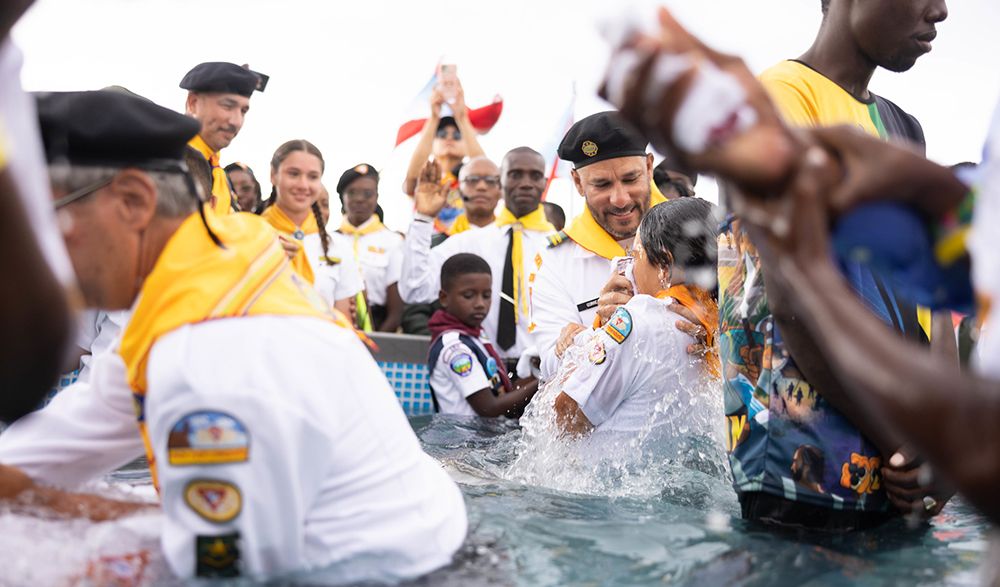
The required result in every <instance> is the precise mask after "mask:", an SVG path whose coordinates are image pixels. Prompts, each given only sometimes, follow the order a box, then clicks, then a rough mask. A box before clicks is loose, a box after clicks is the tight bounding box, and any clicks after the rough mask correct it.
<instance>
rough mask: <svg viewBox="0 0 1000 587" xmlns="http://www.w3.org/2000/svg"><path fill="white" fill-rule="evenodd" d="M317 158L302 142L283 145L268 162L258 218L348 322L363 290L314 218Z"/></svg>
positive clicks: (347, 259) (319, 174) (348, 260)
mask: <svg viewBox="0 0 1000 587" xmlns="http://www.w3.org/2000/svg"><path fill="white" fill-rule="evenodd" d="M323 170H324V162H323V154H322V153H320V150H319V149H317V148H316V146H315V145H313V144H312V143H310V142H309V141H306V140H303V139H297V140H294V141H288V142H287V143H284V144H283V145H281V146H280V147H278V149H277V150H276V151H275V152H274V156H273V157H271V185H272V186H273V187H272V188H271V197H270V198H269V199H268V201H267V202H266V208H265V209H264V211H263V212H262V213H261V216H262V217H263V218H265V219H266V220H267V221H268V222H269V223H270V224H271V226H273V227H274V228H275V230H277V231H278V238H279V239H281V244H282V246H283V247H284V248H285V251H286V252H287V253H288V256H289V258H291V259H292V265H294V266H295V269H296V270H297V271H298V272H299V274H300V275H301V276H302V277H304V278H305V279H307V280H308V281H309V282H311V283H313V285H314V286H315V287H316V290H317V291H318V292H319V294H320V296H321V297H322V298H323V299H324V300H325V301H326V302H327V303H328V304H330V305H331V306H333V307H335V308H337V309H338V310H340V311H341V312H343V313H345V314H347V315H348V316H352V317H353V316H354V311H353V308H354V298H355V296H357V294H358V293H359V292H360V291H361V290H362V289H363V285H362V283H361V277H360V274H359V272H358V269H357V267H356V266H355V264H354V260H353V258H352V255H351V254H350V252H349V251H348V252H347V253H346V254H343V253H341V252H340V249H339V247H337V246H335V245H334V243H333V242H332V240H331V238H330V235H329V234H328V233H327V232H326V227H325V223H324V222H323V220H322V215H321V214H320V209H319V205H318V203H317V200H318V199H319V195H320V191H322V189H323V186H322V183H321V181H322V178H323Z"/></svg>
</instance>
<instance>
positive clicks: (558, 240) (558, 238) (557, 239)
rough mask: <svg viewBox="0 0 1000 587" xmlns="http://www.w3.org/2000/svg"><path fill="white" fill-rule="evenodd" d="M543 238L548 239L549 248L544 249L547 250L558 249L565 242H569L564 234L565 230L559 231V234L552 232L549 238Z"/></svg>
mask: <svg viewBox="0 0 1000 587" xmlns="http://www.w3.org/2000/svg"><path fill="white" fill-rule="evenodd" d="M545 238H547V239H549V246H548V247H546V248H549V249H552V248H555V247H558V246H559V245H561V244H563V243H564V242H566V241H568V240H569V236H568V235H567V234H566V231H565V230H560V231H559V232H554V233H552V234H550V235H549V236H547V237H545Z"/></svg>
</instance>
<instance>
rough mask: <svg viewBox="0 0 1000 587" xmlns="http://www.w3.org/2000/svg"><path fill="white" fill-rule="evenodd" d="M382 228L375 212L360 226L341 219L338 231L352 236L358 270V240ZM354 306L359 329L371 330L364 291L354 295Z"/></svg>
mask: <svg viewBox="0 0 1000 587" xmlns="http://www.w3.org/2000/svg"><path fill="white" fill-rule="evenodd" d="M383 228H385V225H384V224H382V221H381V220H379V219H378V215H376V214H372V215H371V217H370V218H369V219H368V220H366V221H364V222H363V223H362V224H361V226H354V225H353V224H351V223H350V222H348V221H347V217H346V216H345V217H344V219H343V221H341V223H340V233H341V234H346V235H348V236H351V237H353V241H354V242H353V245H354V262H355V263H356V264H357V266H358V269H359V270H360V268H361V256H360V254H359V251H358V241H359V240H361V237H363V236H366V235H369V234H374V233H376V232H378V231H380V230H382V229H383ZM363 277H364V274H362V278H363ZM354 307H355V311H356V312H357V313H358V326H360V327H361V330H363V331H365V332H371V331H372V330H373V329H374V326H373V325H372V316H371V313H370V312H369V311H368V301H367V300H365V292H363V291H359V292H358V295H357V296H355V298H354Z"/></svg>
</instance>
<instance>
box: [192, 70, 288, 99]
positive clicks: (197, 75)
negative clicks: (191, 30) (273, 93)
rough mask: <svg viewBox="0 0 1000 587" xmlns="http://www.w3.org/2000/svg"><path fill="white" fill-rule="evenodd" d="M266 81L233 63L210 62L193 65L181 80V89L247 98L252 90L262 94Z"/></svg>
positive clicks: (254, 72) (263, 77) (264, 78)
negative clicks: (237, 95)
mask: <svg viewBox="0 0 1000 587" xmlns="http://www.w3.org/2000/svg"><path fill="white" fill-rule="evenodd" d="M268 79H270V78H268V76H266V75H264V74H262V73H257V72H256V71H252V70H250V69H249V68H247V67H240V66H239V65H236V64H235V63H226V62H224V61H211V62H208V63H200V64H198V65H195V66H194V69H192V70H191V71H189V72H187V75H185V76H184V79H182V80H181V87H182V88H184V89H185V90H190V91H192V92H218V93H222V94H239V95H241V96H243V97H246V98H249V97H250V94H253V92H254V90H257V91H258V92H263V91H264V88H265V87H267V80H268Z"/></svg>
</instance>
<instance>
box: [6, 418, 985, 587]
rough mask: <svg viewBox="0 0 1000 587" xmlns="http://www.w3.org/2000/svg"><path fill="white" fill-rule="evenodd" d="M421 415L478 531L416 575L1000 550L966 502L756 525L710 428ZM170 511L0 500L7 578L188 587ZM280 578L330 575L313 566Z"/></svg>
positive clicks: (943, 574) (878, 564) (598, 577)
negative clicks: (163, 552) (619, 444)
mask: <svg viewBox="0 0 1000 587" xmlns="http://www.w3.org/2000/svg"><path fill="white" fill-rule="evenodd" d="M410 423H411V425H412V426H413V429H414V430H415V432H416V433H417V436H418V437H419V438H420V440H421V443H422V444H423V447H424V449H425V450H426V451H427V452H428V453H429V454H431V455H432V456H433V457H435V458H436V459H437V460H438V461H439V462H441V464H442V466H444V467H445V468H446V469H447V470H448V471H449V473H450V474H451V475H452V477H453V478H454V479H455V480H456V481H457V482H458V483H459V485H460V487H461V488H462V492H463V493H464V495H465V499H466V505H467V509H468V514H469V528H470V532H469V537H468V539H467V540H466V544H465V545H464V547H463V548H462V549H461V550H460V552H459V553H458V554H457V555H456V557H455V561H454V562H453V563H452V564H451V565H450V566H449V567H447V568H444V569H441V570H439V571H436V572H434V573H432V574H431V575H429V576H426V577H423V578H420V579H418V580H416V581H412V582H409V583H407V585H414V586H425V585H426V586H432V585H433V586H438V585H442V586H455V587H457V586H469V585H484V586H507V585H512V586H515V585H516V586H521V585H523V586H547V585H551V586H557V585H559V586H561V585H583V586H589V585H614V586H628V585H692V586H698V587H708V586H714V585H748V586H756V585H762V586H763V585H768V586H772V585H789V586H795V587H799V586H812V585H928V586H929V585H978V584H981V582H982V581H983V575H982V574H981V569H982V567H983V565H984V562H985V561H987V560H993V559H996V558H997V557H996V556H995V553H994V556H992V557H991V556H990V555H989V553H988V552H987V544H988V525H987V523H986V522H985V521H984V519H983V518H981V517H979V516H978V515H977V514H975V513H974V512H973V510H972V509H971V508H970V507H969V506H967V505H965V504H964V503H962V502H961V500H954V501H953V502H952V503H950V504H949V505H948V506H947V507H946V508H945V510H944V512H943V514H942V515H940V516H938V517H937V518H936V519H935V520H934V521H933V522H931V523H930V524H922V525H917V526H911V525H908V524H907V523H906V522H905V521H904V520H898V521H895V522H891V523H889V524H886V525H885V526H883V527H880V528H878V529H876V530H873V531H870V532H866V533H858V534H851V535H824V534H816V533H806V532H797V533H794V532H774V531H771V530H766V529H763V528H760V527H756V526H754V525H750V524H747V523H745V522H743V521H742V520H740V519H739V509H738V505H737V502H736V499H735V497H734V495H733V492H732V490H731V488H730V485H729V480H728V477H727V476H728V473H727V472H726V471H725V468H724V467H721V466H719V463H718V462H717V461H716V460H715V459H717V458H718V456H719V453H718V452H716V451H717V449H716V448H715V447H714V446H713V445H712V441H711V439H709V438H705V437H703V436H701V435H699V434H697V433H695V434H694V435H693V436H691V437H687V438H684V439H682V440H685V442H681V443H680V444H677V445H676V446H674V447H673V448H672V449H671V450H672V451H674V455H675V456H676V457H677V458H673V459H665V461H664V462H660V461H657V460H656V459H655V458H648V459H644V458H640V459H638V460H633V461H632V462H630V463H628V464H627V465H621V466H615V465H612V464H609V463H608V462H606V461H605V462H602V461H601V460H600V459H598V460H596V461H594V460H590V461H588V460H582V461H565V462H564V463H563V465H566V466H565V467H563V469H560V467H559V462H558V460H556V459H551V458H550V459H542V460H541V461H538V460H536V461H530V460H525V459H524V458H523V451H525V450H536V451H538V452H545V451H546V446H548V447H549V449H551V450H554V451H555V453H553V454H560V453H559V451H562V450H564V447H559V446H556V444H555V443H554V442H553V441H552V439H551V438H549V439H546V438H545V437H544V435H538V434H534V435H533V436H530V435H529V433H526V427H524V426H521V425H519V424H516V423H513V422H509V421H503V420H497V421H490V420H481V419H477V418H454V417H447V416H421V417H415V418H412V419H411V420H410ZM527 424H528V426H527V429H529V432H530V428H531V418H530V417H529V418H528V422H527ZM526 436H530V437H526ZM546 443H547V444H546ZM678 447H679V448H678ZM626 448H628V447H626ZM635 448H636V447H634V446H633V447H631V449H633V452H634V449H635ZM652 456H656V457H662V456H663V455H652ZM526 463H530V467H541V469H530V470H526V469H525V467H529V465H527V464H526ZM553 463H555V464H553ZM545 467H548V469H545ZM149 483H150V482H149V476H148V472H147V470H146V469H145V464H144V463H143V462H142V461H141V460H140V461H137V462H136V463H134V464H133V465H131V466H129V467H126V468H125V469H123V470H121V471H118V472H116V473H114V474H113V475H111V477H110V478H109V479H108V480H107V482H106V483H105V484H102V486H101V487H99V488H98V489H97V490H98V491H99V492H101V493H106V494H112V495H123V496H128V497H131V498H133V499H150V500H152V499H153V495H152V490H151V487H150V485H149ZM160 522H161V520H160V519H159V514H157V513H150V514H146V515H142V516H134V517H132V518H129V519H126V520H121V521H116V522H111V523H103V524H95V523H90V522H86V521H80V520H72V521H71V520H59V519H40V518H38V517H35V516H27V515H24V514H22V513H14V512H11V511H9V510H0V585H4V586H6V585H133V584H136V585H177V584H180V583H179V582H178V581H176V580H174V579H172V578H171V577H170V574H169V571H168V570H167V568H166V566H165V564H164V561H163V560H162V557H161V556H160V555H159V554H158V548H157V541H156V535H157V531H158V528H159V524H160ZM239 584H253V583H252V582H249V581H242V582H240V583H239ZM269 584H280V585H303V586H319V585H323V584H324V583H323V580H322V578H321V577H320V576H319V575H312V576H310V575H308V574H307V575H301V576H296V577H290V578H287V579H282V580H277V581H274V582H272V583H269Z"/></svg>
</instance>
